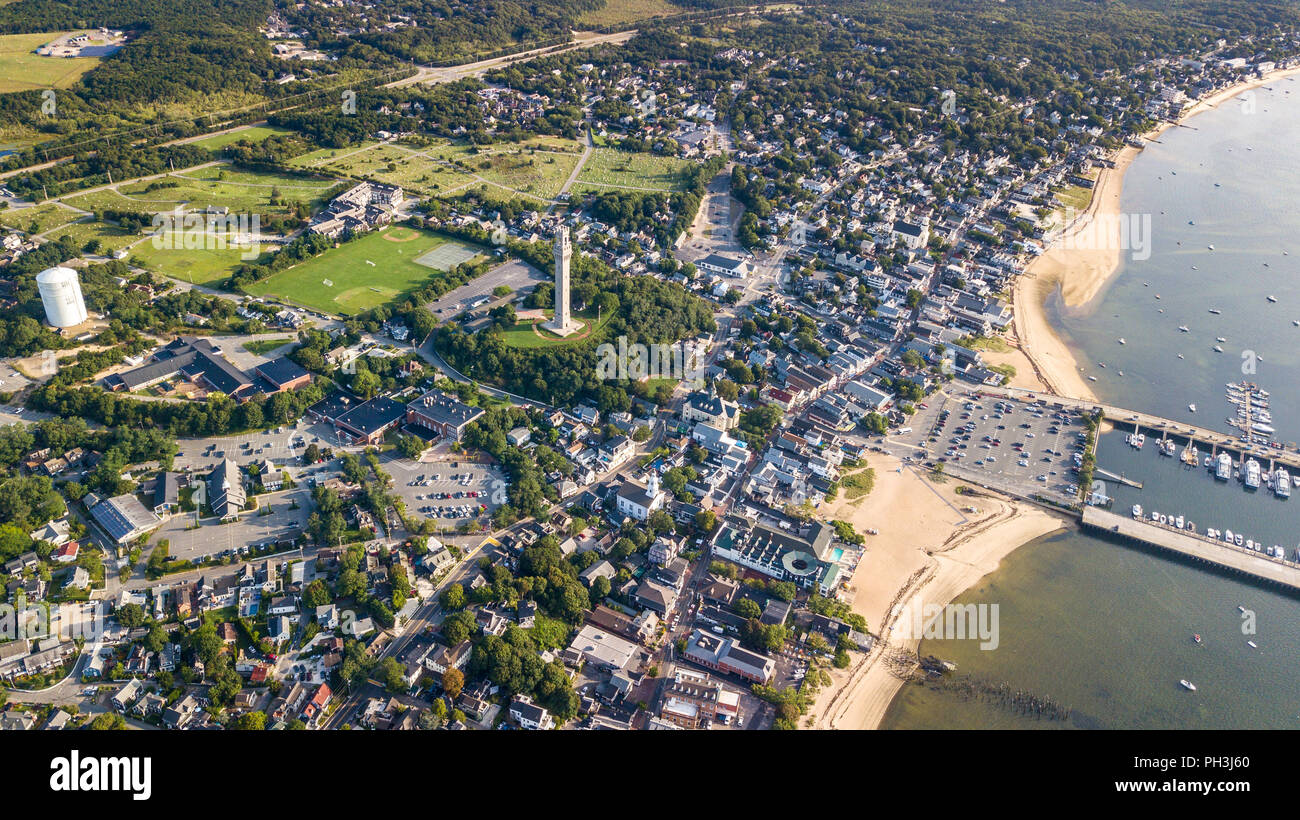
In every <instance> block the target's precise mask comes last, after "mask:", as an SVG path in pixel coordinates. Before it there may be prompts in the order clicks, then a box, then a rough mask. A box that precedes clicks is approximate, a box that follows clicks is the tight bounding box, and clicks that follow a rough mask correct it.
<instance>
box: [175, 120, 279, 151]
mask: <svg viewBox="0 0 1300 820" xmlns="http://www.w3.org/2000/svg"><path fill="white" fill-rule="evenodd" d="M292 133H293V132H292V131H289V130H287V129H284V128H276V127H274V126H271V125H255V126H253V127H252V128H243V129H240V130H238V131H230V132H227V133H225V134H214V135H213V136H211V137H204V138H203V139H201V140H195V141H194V144H195V145H199V146H202V147H204V148H207V149H208V150H209V151H211V152H213V153H214V154H216V153H220V152H221V149H222V148H225V147H226V146H227V145H233V144H234V143H236V142H241V141H243V140H247V141H248V142H254V143H256V142H261V141H262V140H264V139H266V138H267V137H273V136H276V135H277V134H292Z"/></svg>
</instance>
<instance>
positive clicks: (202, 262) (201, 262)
mask: <svg viewBox="0 0 1300 820" xmlns="http://www.w3.org/2000/svg"><path fill="white" fill-rule="evenodd" d="M162 244H164V245H167V244H183V243H180V242H177V243H168V242H166V240H165V238H164V240H163V242H162ZM213 244H214V245H216V244H217V243H215V242H214V243H213ZM250 253H251V250H250V249H248V248H243V247H239V246H236V245H235V244H234V243H233V242H231V243H228V244H227V245H226V246H225V247H224V248H223V247H212V248H184V247H162V248H159V247H156V246H155V244H154V241H153V239H152V238H149V239H146V240H144V241H143V242H140V243H139V244H137V245H135V246H134V247H132V248H131V255H130V257H128V258H129V259H130V261H131V262H132V263H133V264H137V265H139V266H141V267H144V268H147V269H149V270H151V271H153V272H154V273H158V274H161V275H163V276H170V277H171V278H173V279H179V280H181V281H182V282H189V283H190V284H194V285H206V286H207V287H218V286H219V285H221V284H222V282H223V281H224V280H225V279H227V278H229V277H230V275H231V274H232V273H234V272H235V270H236V269H237V268H238V267H239V266H240V265H244V264H248V263H250V262H253V261H255V260H256V259H257V257H256V256H254V257H253V258H252V259H248V258H245V257H246V256H248V255H249V254H250Z"/></svg>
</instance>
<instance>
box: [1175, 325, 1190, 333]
mask: <svg viewBox="0 0 1300 820" xmlns="http://www.w3.org/2000/svg"><path fill="white" fill-rule="evenodd" d="M1178 329H1179V330H1181V331H1182V332H1184V333H1191V332H1192V331H1191V330H1189V329H1188V328H1187V325H1179V326H1178Z"/></svg>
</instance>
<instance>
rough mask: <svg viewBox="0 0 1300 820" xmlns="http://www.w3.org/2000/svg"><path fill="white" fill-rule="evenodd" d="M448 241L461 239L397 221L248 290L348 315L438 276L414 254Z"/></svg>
mask: <svg viewBox="0 0 1300 820" xmlns="http://www.w3.org/2000/svg"><path fill="white" fill-rule="evenodd" d="M448 244H462V243H459V242H458V241H457V240H454V239H450V238H448V237H445V236H441V235H439V234H436V233H433V232H431V231H417V230H415V229H413V228H407V227H405V226H394V227H391V228H389V229H388V230H385V231H378V232H375V233H371V234H367V235H366V236H363V237H361V238H360V239H357V240H355V241H353V242H348V243H345V244H343V245H341V246H339V247H337V248H334V249H332V250H329V251H326V252H325V253H323V254H321V255H320V256H317V257H315V258H313V259H309V260H307V261H306V262H303V263H301V264H299V265H295V266H294V267H292V268H289V269H287V270H283V271H280V272H278V273H275V274H273V275H272V276H270V277H268V278H266V279H263V280H262V281H260V282H258V283H256V284H254V285H250V286H249V287H248V288H247V290H248V292H249V293H252V294H255V295H258V296H262V295H271V296H278V297H280V298H283V299H286V300H288V301H290V302H294V303H296V304H300V305H304V306H306V307H309V308H312V309H315V310H319V311H322V312H325V313H334V314H341V315H344V316H349V315H352V314H355V313H360V312H362V311H365V310H369V309H370V308H372V307H376V306H378V305H382V304H384V303H386V302H389V301H392V299H393V297H395V296H397V295H399V294H401V293H404V292H405V291H408V290H411V289H412V288H414V287H417V286H418V285H421V284H423V283H424V282H426V281H428V280H429V279H430V278H431V277H433V276H437V275H438V273H439V271H438V270H436V269H434V268H431V267H427V266H425V265H422V264H420V263H418V262H416V261H415V259H416V258H417V257H420V256H423V255H425V254H426V253H428V252H429V251H431V250H434V249H435V248H440V247H441V246H443V245H448ZM470 247H471V246H466V248H467V249H469V248H470ZM474 250H478V249H474ZM466 253H468V250H467V251H466ZM435 255H436V254H435Z"/></svg>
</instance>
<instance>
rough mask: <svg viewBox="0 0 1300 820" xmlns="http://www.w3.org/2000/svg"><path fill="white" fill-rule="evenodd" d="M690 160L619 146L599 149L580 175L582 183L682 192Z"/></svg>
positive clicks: (592, 155)
mask: <svg viewBox="0 0 1300 820" xmlns="http://www.w3.org/2000/svg"><path fill="white" fill-rule="evenodd" d="M690 164H691V163H690V162H689V161H687V160H682V159H676V158H675V157H661V156H658V155H656V154H634V153H630V152H628V151H619V150H618V149H615V148H597V149H595V150H594V151H592V152H591V158H590V159H588V160H587V164H586V165H584V166H583V168H582V173H581V174H578V179H577V182H578V183H580V184H584V185H588V186H595V187H602V186H607V187H611V188H617V187H622V188H636V189H649V190H654V191H681V190H684V189H685V187H686V180H685V178H684V173H683V172H684V171H685V170H686V168H687V167H688V166H690Z"/></svg>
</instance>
